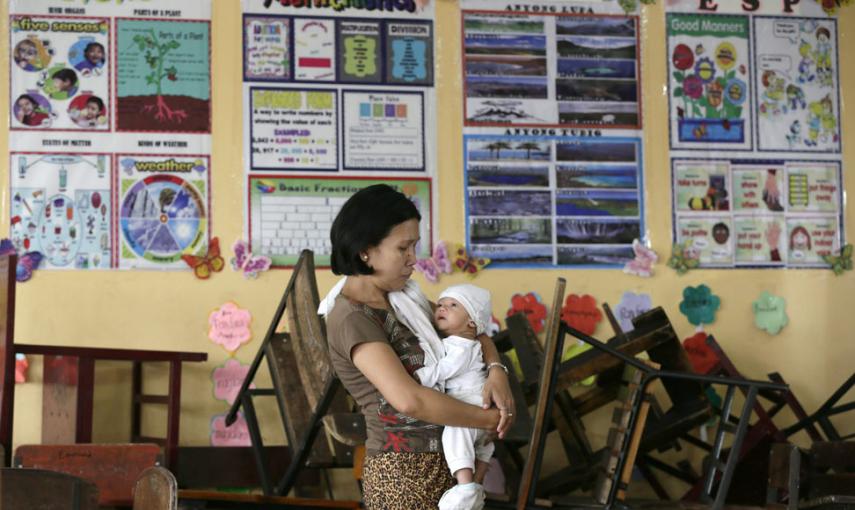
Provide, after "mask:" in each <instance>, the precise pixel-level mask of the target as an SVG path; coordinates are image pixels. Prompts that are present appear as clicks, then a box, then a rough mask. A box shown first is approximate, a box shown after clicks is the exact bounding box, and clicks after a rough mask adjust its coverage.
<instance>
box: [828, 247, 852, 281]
mask: <svg viewBox="0 0 855 510" xmlns="http://www.w3.org/2000/svg"><path fill="white" fill-rule="evenodd" d="M822 260H824V261H825V262H826V263H827V264H831V270H832V271H834V274H836V275H837V276H840V275H842V274H843V271H852V245H851V244H847V245H845V246H844V247H843V248H841V249H840V255H823V256H822Z"/></svg>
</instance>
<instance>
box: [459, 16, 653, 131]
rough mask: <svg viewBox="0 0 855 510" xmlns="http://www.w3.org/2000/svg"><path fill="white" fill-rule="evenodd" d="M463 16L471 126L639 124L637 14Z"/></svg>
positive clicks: (467, 111)
mask: <svg viewBox="0 0 855 510" xmlns="http://www.w3.org/2000/svg"><path fill="white" fill-rule="evenodd" d="M462 18H463V48H462V52H463V73H464V85H465V92H464V96H465V113H464V119H465V125H466V126H473V127H475V126H484V127H490V126H494V127H495V126H509V125H511V126H553V127H559V126H562V127H579V126H584V127H592V126H595V127H602V128H629V129H638V128H640V127H641V124H642V119H641V100H640V90H641V77H640V72H639V69H640V65H639V55H640V51H639V39H638V17H636V16H626V15H619V16H616V15H594V14H578V15H572V14H561V15H558V14H556V15H546V14H526V13H514V12H510V13H509V12H507V11H483V10H471V11H470V10H463V12H462Z"/></svg>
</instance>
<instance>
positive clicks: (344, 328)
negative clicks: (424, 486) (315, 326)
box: [327, 296, 442, 455]
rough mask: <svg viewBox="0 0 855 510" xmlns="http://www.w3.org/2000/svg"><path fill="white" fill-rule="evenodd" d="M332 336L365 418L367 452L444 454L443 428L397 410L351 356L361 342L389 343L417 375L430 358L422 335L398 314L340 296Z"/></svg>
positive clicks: (338, 367) (339, 366) (334, 356)
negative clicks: (427, 358)
mask: <svg viewBox="0 0 855 510" xmlns="http://www.w3.org/2000/svg"><path fill="white" fill-rule="evenodd" d="M327 337H328V342H329V348H330V359H331V360H332V365H333V369H334V370H335V372H336V374H337V375H338V378H339V379H340V380H341V382H342V384H343V385H344V387H345V389H347V391H348V392H349V393H350V395H351V396H352V397H353V398H354V399H355V400H356V403H357V404H359V407H360V409H361V411H362V414H363V415H364V416H365V424H366V431H367V434H368V442H367V443H366V445H365V448H366V450H367V453H368V454H369V455H371V454H375V453H379V452H384V451H394V452H441V451H442V427H441V426H439V425H433V424H430V423H426V422H423V421H419V420H416V419H415V418H411V417H409V416H406V415H404V414H401V413H399V412H398V411H396V410H395V409H394V408H393V407H392V406H391V405H390V404H389V403H388V402H386V401H385V399H384V398H383V395H381V394H380V392H379V391H377V388H375V387H374V385H373V384H371V382H370V381H369V380H368V379H367V378H366V377H365V376H364V375H363V374H362V372H360V371H359V369H358V368H356V365H354V364H353V360H352V359H351V357H350V355H351V352H352V351H353V348H354V347H356V346H357V345H359V344H361V343H365V342H386V343H388V344H389V345H391V346H392V349H393V350H394V351H395V353H396V354H397V355H398V358H399V359H400V360H401V363H402V364H403V365H404V368H405V369H406V370H407V372H408V373H409V374H410V375H411V376H412V377H413V379H416V377H415V375H413V374H414V373H415V371H416V370H418V369H419V368H421V367H422V366H424V359H425V354H424V351H423V350H422V348H421V347H420V346H419V340H418V338H417V337H416V335H414V334H413V333H412V332H411V331H410V330H409V329H408V328H407V327H406V326H404V325H403V324H402V323H400V322H398V319H397V318H396V317H395V314H394V313H391V312H388V311H386V310H380V309H376V308H371V307H368V306H366V305H363V304H360V303H355V302H353V301H350V300H349V299H347V298H346V297H344V296H339V297H338V298H336V301H335V306H333V309H332V311H330V313H329V315H328V316H327ZM416 381H418V380H417V379H416Z"/></svg>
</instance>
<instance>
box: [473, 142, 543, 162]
mask: <svg viewBox="0 0 855 510" xmlns="http://www.w3.org/2000/svg"><path fill="white" fill-rule="evenodd" d="M551 147H552V145H551V144H550V143H549V142H535V141H528V140H519V139H511V138H508V139H505V140H503V139H497V140H485V141H481V140H477V141H476V140H469V142H468V143H467V145H466V148H467V151H468V152H467V154H466V156H467V159H468V160H469V161H549V160H550V154H551Z"/></svg>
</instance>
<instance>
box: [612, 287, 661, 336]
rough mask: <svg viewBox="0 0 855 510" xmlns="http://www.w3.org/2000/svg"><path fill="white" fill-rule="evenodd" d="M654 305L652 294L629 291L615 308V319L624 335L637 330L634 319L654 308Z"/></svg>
mask: <svg viewBox="0 0 855 510" xmlns="http://www.w3.org/2000/svg"><path fill="white" fill-rule="evenodd" d="M652 303H653V301H652V300H651V299H650V294H636V293H635V292H629V291H627V292H624V293H623V296H621V298H620V303H618V305H617V306H616V307H615V318H616V319H617V320H618V323H619V324H620V328H621V329H622V330H623V331H624V333H625V332H627V331H632V330H633V329H635V326H633V324H632V319H634V318H636V317H638V316H639V315H641V314H642V313H644V312H646V311H647V310H650V309H651V308H653V304H652Z"/></svg>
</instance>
